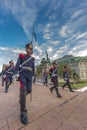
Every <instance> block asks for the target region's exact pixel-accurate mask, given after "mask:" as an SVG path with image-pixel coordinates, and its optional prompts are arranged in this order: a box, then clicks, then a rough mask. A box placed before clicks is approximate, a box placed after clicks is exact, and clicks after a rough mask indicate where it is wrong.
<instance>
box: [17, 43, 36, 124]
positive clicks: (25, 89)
mask: <svg viewBox="0 0 87 130" xmlns="http://www.w3.org/2000/svg"><path fill="white" fill-rule="evenodd" d="M25 48H26V54H19V57H18V60H17V63H16V67H15V73H17V72H18V71H19V82H20V118H21V122H22V123H23V124H28V117H27V109H26V95H27V94H29V93H31V92H32V77H33V76H34V72H35V70H34V58H33V57H32V56H31V54H32V53H33V46H32V42H31V43H30V44H26V46H25Z"/></svg>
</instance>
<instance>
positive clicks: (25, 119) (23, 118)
mask: <svg viewBox="0 0 87 130" xmlns="http://www.w3.org/2000/svg"><path fill="white" fill-rule="evenodd" d="M20 118H21V122H22V123H23V124H25V125H26V124H28V117H27V110H24V111H22V112H21V115H20Z"/></svg>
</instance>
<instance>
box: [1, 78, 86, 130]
mask: <svg viewBox="0 0 87 130" xmlns="http://www.w3.org/2000/svg"><path fill="white" fill-rule="evenodd" d="M49 88H50V86H48V87H45V86H43V85H40V84H36V85H33V92H32V101H30V95H28V96H27V110H28V118H29V123H28V125H23V124H22V123H21V122H20V117H19V114H20V111H19V110H20V107H19V82H16V81H14V83H13V84H12V85H11V86H10V88H9V92H8V93H4V89H5V88H4V87H2V86H1V79H0V130H87V91H84V92H79V91H75V92H74V93H72V92H70V91H69V90H68V89H67V88H65V89H64V90H62V88H61V87H60V88H59V91H60V93H61V95H62V96H63V97H62V98H60V99H59V98H57V97H56V93H55V91H54V92H53V94H51V93H50V91H49Z"/></svg>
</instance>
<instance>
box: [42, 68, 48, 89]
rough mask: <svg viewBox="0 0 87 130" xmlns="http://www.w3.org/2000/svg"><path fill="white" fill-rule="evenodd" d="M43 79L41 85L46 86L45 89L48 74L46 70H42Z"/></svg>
mask: <svg viewBox="0 0 87 130" xmlns="http://www.w3.org/2000/svg"><path fill="white" fill-rule="evenodd" d="M43 79H44V82H43V84H44V85H46V87H47V86H48V72H47V70H46V69H45V70H44V73H43Z"/></svg>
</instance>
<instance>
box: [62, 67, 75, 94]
mask: <svg viewBox="0 0 87 130" xmlns="http://www.w3.org/2000/svg"><path fill="white" fill-rule="evenodd" d="M63 78H64V81H65V83H64V85H63V86H62V88H63V89H64V87H65V86H68V88H69V90H70V91H71V92H74V91H73V90H72V88H71V86H70V80H69V72H68V70H67V67H66V66H64V70H63Z"/></svg>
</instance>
